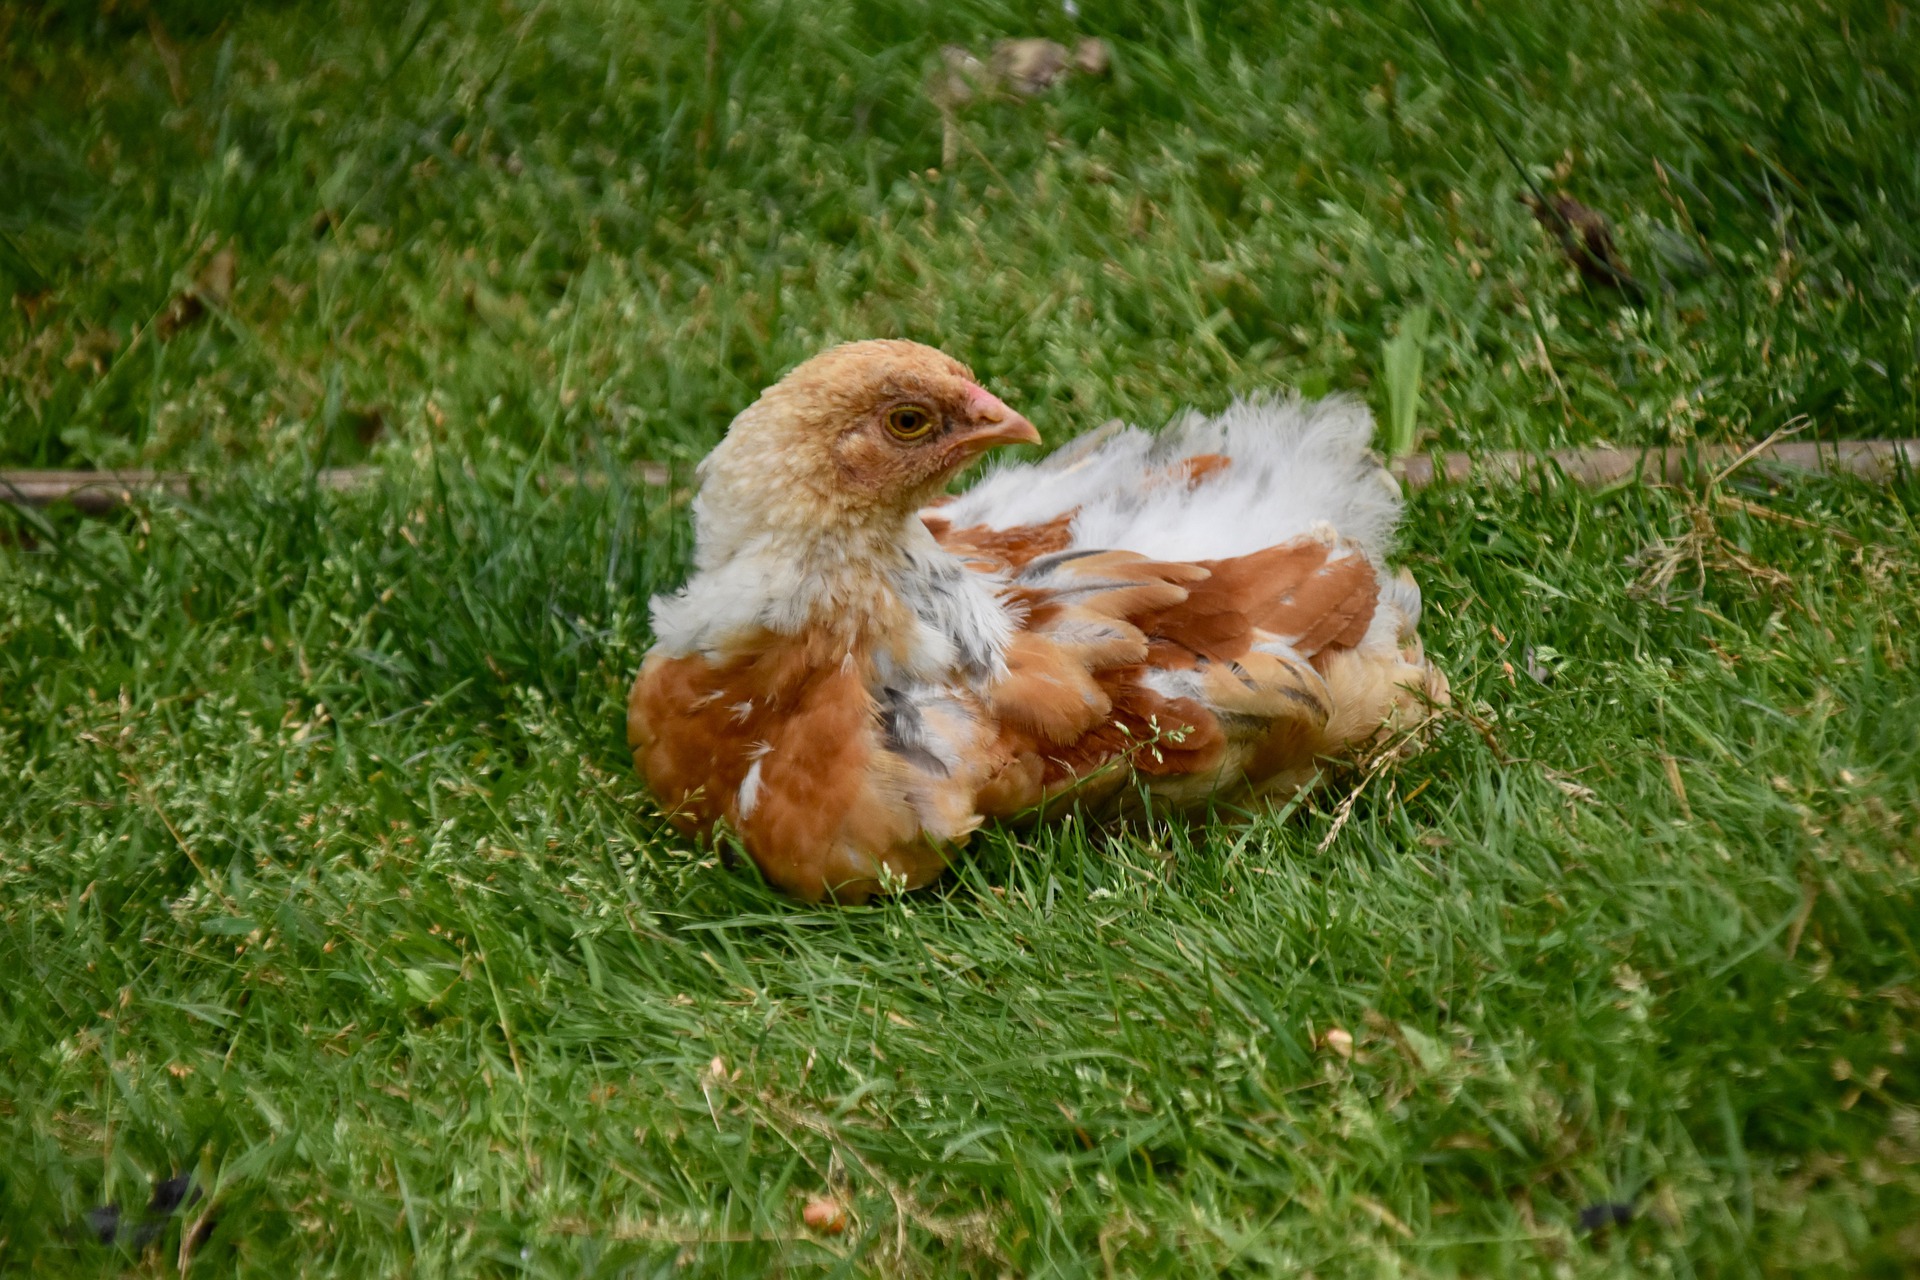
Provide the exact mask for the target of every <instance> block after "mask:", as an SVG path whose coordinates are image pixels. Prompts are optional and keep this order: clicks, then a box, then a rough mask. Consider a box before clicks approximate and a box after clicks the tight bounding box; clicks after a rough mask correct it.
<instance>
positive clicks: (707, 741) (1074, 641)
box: [627, 342, 1446, 901]
mask: <svg viewBox="0 0 1920 1280" xmlns="http://www.w3.org/2000/svg"><path fill="white" fill-rule="evenodd" d="M1368 434H1369V423H1368V421H1367V419H1366V415H1365V412H1364V410H1361V409H1359V408H1358V407H1356V406H1353V405H1350V404H1347V403H1345V402H1342V401H1332V402H1323V403H1321V404H1318V405H1303V404H1300V403H1297V402H1290V401H1252V402H1243V403H1239V404H1236V405H1235V406H1234V407H1233V408H1231V409H1229V410H1228V411H1227V413H1225V414H1223V415H1221V416H1220V417H1218V418H1215V419H1203V418H1198V417H1190V418H1188V419H1187V420H1185V421H1184V422H1182V423H1180V424H1176V426H1175V427H1173V428H1170V429H1169V431H1168V432H1166V433H1164V434H1163V435H1162V436H1160V437H1159V438H1157V439H1156V438H1154V437H1150V436H1148V435H1146V434H1145V433H1143V432H1139V431H1132V430H1122V429H1119V428H1117V427H1114V428H1107V429H1103V430H1102V431H1100V432H1095V433H1093V435H1092V436H1089V437H1083V438H1082V439H1081V440H1078V441H1075V442H1073V443H1072V444H1070V445H1068V446H1067V447H1066V448H1064V449H1061V450H1059V451H1057V452H1056V453H1055V454H1054V455H1053V456H1052V457H1050V458H1048V459H1046V460H1045V461H1043V462H1040V463H1037V464H1032V465H1028V466H1015V467H1008V468H1003V469H1001V470H999V471H997V472H993V473H990V474H989V475H988V476H987V477H985V478H984V479H983V480H982V481H981V482H980V483H979V484H977V485H975V486H974V487H973V488H972V489H970V490H969V491H967V492H966V493H965V494H962V495H960V496H959V497H958V498H952V499H949V498H946V497H945V496H943V490H944V487H945V484H946V481H947V480H948V478H949V477H951V476H952V475H953V474H954V473H955V472H956V471H958V470H959V469H960V468H962V467H963V466H965V465H966V464H967V463H968V462H970V461H972V460H973V459H974V458H976V457H978V456H979V455H980V454H981V453H982V452H984V451H985V450H987V449H990V448H992V447H994V446H996V445H1001V444H1008V443H1038V442H1039V438H1040V437H1039V433H1038V432H1036V431H1035V430H1034V428H1033V426H1032V424H1030V423H1029V422H1028V421H1027V420H1026V419H1025V418H1023V417H1021V416H1020V415H1019V414H1017V413H1015V412H1014V411H1013V410H1012V409H1010V408H1008V407H1007V406H1006V405H1005V404H1003V403H1002V402H1001V401H1000V400H998V399H997V398H996V397H994V396H993V395H991V394H990V393H988V392H987V391H985V390H984V389H983V388H982V387H981V386H980V385H979V384H978V383H977V382H976V381H975V380H974V378H973V375H972V374H971V373H970V372H969V371H968V370H967V369H966V367H965V366H963V365H961V364H960V363H958V362H957V361H955V360H952V359H951V358H949V357H947V356H945V355H943V354H941V353H940V352H938V351H935V350H933V349H931V348H928V347H923V346H919V345H916V344H914V343H908V342H860V343H852V344H849V345H846V346H842V347H837V348H834V349H833V350H831V351H828V352H826V353H825V354H823V355H821V356H818V357H816V358H815V359H813V360H810V361H808V362H807V363H805V364H803V365H801V366H800V367H799V368H797V369H795V370H794V371H793V372H792V373H790V374H788V375H787V376H786V377H785V378H783V379H782V380H781V381H780V382H779V383H777V384H775V385H774V386H773V387H771V388H769V389H768V390H767V391H766V392H765V393H763V394H762V395H761V397H760V399H759V400H758V401H756V402H755V403H754V404H753V405H751V406H749V407H748V408H747V409H746V410H745V411H744V412H742V413H741V414H740V416H739V417H738V418H736V419H735V420H734V423H733V426H732V428H731V429H730V430H729V432H728V433H727V438H726V439H725V440H724V441H722V443H721V444H720V446H719V447H718V448H716V449H715V450H714V451H713V453H712V454H710V455H708V457H707V459H706V460H705V461H704V462H703V463H702V464H701V468H700V492H699V495H698V497H697V498H696V499H695V502H694V519H695V533H696V551H695V572H694V574H693V576H692V578H691V579H690V580H689V581H688V583H687V585H686V586H685V587H684V588H683V589H682V590H681V591H680V592H678V593H677V594H675V595H673V596H671V597H661V598H658V599H656V600H655V601H654V604H653V618H654V633H655V645H654V648H653V650H652V651H651V652H650V653H649V654H648V656H647V659H646V662H645V663H644V665H643V666H642V667H641V670H640V675H639V678H638V679H637V680H636V681H635V682H634V686H633V692H632V695H631V697H630V699H629V703H628V715H627V729H628V739H629V741H630V743H631V744H632V746H633V752H634V763H635V765H636V766H637V767H638V769H639V770H640V772H641V774H642V775H643V776H644V777H645V778H646V779H647V782H648V784H649V785H650V786H651V787H652V788H653V790H654V793H655V794H656V795H657V796H658V797H659V799H660V801H661V803H662V804H663V805H664V806H665V807H666V808H667V810H668V812H669V813H670V814H671V815H672V816H673V817H674V819H675V820H676V821H677V822H679V823H681V824H682V825H683V826H686V827H689V828H694V829H706V828H710V827H712V826H714V825H715V824H718V823H724V824H726V825H727V826H728V827H730V828H731V829H732V830H733V831H734V832H736V833H737V834H738V836H739V838H740V840H741V842H742V844H744V845H745V847H746V849H747V851H748V853H750V854H751V855H752V857H753V859H754V861H755V862H756V863H758V864H759V866H760V868H761V870H762V871H763V872H764V873H765V874H766V876H767V878H768V879H769V880H771V881H772V882H773V883H775V884H777V885H779V886H781V887H782V888H783V889H786V890H787V891H788V892H791V893H793V894H796V895H798V896H800V897H802V898H806V899H809V900H818V899H821V898H826V897H831V898H835V899H837V900H839V901H859V900H863V899H865V898H866V897H867V896H869V895H870V894H872V893H873V892H875V891H876V890H880V889H882V888H887V887H904V888H911V887H914V886H917V885H921V884H925V883H927V882H928V881H930V880H932V879H934V878H935V877H937V876H938V875H939V874H940V872H941V871H942V870H943V869H944V868H945V866H946V861H947V857H948V855H949V853H950V851H951V850H952V849H953V847H954V846H956V845H958V844H960V843H962V842H964V840H965V839H966V837H967V835H968V833H970V832H971V831H973V830H974V828H976V827H977V826H978V825H979V824H980V823H981V822H982V821H983V820H985V819H989V818H1002V819H1004V818H1013V817H1016V816H1018V815H1023V814H1032V813H1045V812H1048V811H1050V809H1051V808H1053V807H1055V806H1058V805H1060V804H1063V803H1068V802H1080V803H1087V804H1093V805H1101V804H1105V805H1108V806H1111V805H1112V804H1114V803H1119V802H1121V801H1124V800H1126V799H1128V798H1130V797H1135V796H1144V797H1146V798H1148V799H1151V800H1157V801H1160V802H1163V803H1167V804H1172V805H1194V804H1201V803H1205V802H1208V801H1210V800H1213V799H1215V798H1220V799H1224V800H1226V801H1229V802H1233V801H1244V800H1250V799H1260V798H1263V797H1284V796H1287V795H1290V794H1292V793H1293V792H1294V791H1296V790H1298V789H1299V788H1300V787H1301V786H1303V785H1305V784H1307V783H1309V782H1310V781H1311V780H1312V779H1313V778H1314V777H1315V776H1316V775H1317V772H1318V768H1319V761H1321V760H1322V759H1323V758H1325V757H1337V756H1340V755H1342V754H1347V753H1350V752H1351V751H1353V750H1354V749H1355V748H1356V747H1359V746H1361V745H1362V744H1365V743H1368V742H1371V741H1375V740H1378V739H1380V738H1381V737H1383V736H1384V735H1387V734H1390V733H1392V732H1396V731H1398V730H1403V729H1407V728H1411V727H1413V726H1414V725H1416V724H1418V723H1419V722H1420V721H1421V720H1422V719H1424V718H1425V717H1426V716H1427V715H1428V714H1429V712H1430V709H1431V707H1432V706H1433V705H1435V704H1437V703H1440V702H1442V701H1444V700H1445V697H1446V680H1445V678H1444V677H1443V676H1442V675H1441V674H1440V673H1439V672H1438V671H1437V670H1435V669H1434V668H1433V667H1432V666H1430V665H1429V664H1428V663H1427V661H1426V659H1425V656H1424V655H1423V653H1422V651H1421V646H1420V641H1419V637H1418V634H1417V630H1416V628H1417V626H1418V622H1419V611H1420V594H1419V590H1418V588H1417V587H1416V586H1415V585H1414V583H1413V580H1412V579H1411V578H1410V577H1408V576H1407V575H1406V574H1405V573H1404V571H1403V572H1401V573H1399V574H1389V573H1388V572H1387V571H1386V570H1385V568H1384V566H1383V559H1382V557H1383V554H1384V550H1385V544H1386V541H1387V539H1388V538H1389V537H1390V535H1391V532H1392V528H1393V524H1394V522H1395V520H1396V519H1397V516H1398V511H1399V497H1398V491H1397V490H1396V489H1395V488H1394V487H1393V486H1392V483H1391V481H1389V480H1388V479H1387V478H1386V476H1385V473H1384V472H1382V471H1381V470H1380V469H1379V467H1378V464H1377V463H1375V462H1374V461H1373V460H1372V459H1371V457H1370V455H1368V454H1367V453H1366V439H1367V435H1368Z"/></svg>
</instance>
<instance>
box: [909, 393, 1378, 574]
mask: <svg viewBox="0 0 1920 1280" xmlns="http://www.w3.org/2000/svg"><path fill="white" fill-rule="evenodd" d="M1372 436H1373V418H1372V415H1370V414H1369V413H1368V412H1367V409H1366V406H1365V405H1362V404H1360V403H1358V402H1357V401H1353V400H1349V399H1345V398H1342V397H1333V398H1331V399H1326V400H1317V401H1312V402H1308V401H1303V400H1301V399H1299V398H1298V397H1295V396H1288V397H1277V396H1273V397H1269V396H1256V397H1253V398H1251V399H1246V400H1237V401H1235V402H1234V403H1233V404H1231V405H1229V406H1228V407H1227V409H1226V410H1225V412H1223V413H1220V414H1218V415H1216V416H1214V417H1211V418H1209V417H1206V416H1204V415H1202V414H1199V413H1196V412H1189V413H1188V414H1187V415H1186V416H1185V417H1183V418H1180V419H1179V420H1177V421H1176V422H1174V423H1173V424H1172V425H1171V426H1169V427H1168V428H1167V429H1166V430H1165V431H1162V432H1160V433H1159V434H1158V435H1154V434H1150V433H1148V432H1146V431H1142V430H1141V429H1139V428H1138V427H1128V426H1125V425H1123V424H1121V423H1118V422H1115V423H1111V424H1109V425H1108V426H1106V427H1103V428H1100V429H1097V430H1095V431H1092V432H1090V433H1088V434H1087V435H1085V436H1082V437H1080V438H1079V439H1078V440H1075V441H1073V442H1071V443H1069V444H1068V445H1066V446H1065V447H1063V448H1061V449H1059V450H1057V451H1055V452H1054V453H1053V454H1052V455H1050V456H1049V457H1047V458H1044V459H1042V460H1041V461H1039V462H1034V463H1026V464H1021V465H1015V466H1002V467H999V468H996V469H995V470H992V471H989V472H988V473H987V474H986V475H985V476H983V477H981V479H980V481H979V482H978V483H976V484H975V485H973V486H972V487H971V488H969V489H968V490H967V491H966V492H964V493H962V494H961V495H960V496H958V497H957V498H955V499H953V500H952V501H951V502H949V503H947V504H945V505H943V506H941V507H940V508H939V512H940V515H941V516H942V518H944V519H947V520H950V521H952V522H953V525H954V527H955V528H962V529H964V528H967V527H969V526H972V525H986V526H988V527H990V528H995V529H1007V528H1013V527H1015V526H1019V525H1028V524H1040V523H1043V522H1045V521H1048V520H1052V519H1055V518H1057V517H1058V516H1060V515H1063V514H1064V513H1066V512H1068V511H1072V510H1074V509H1075V508H1078V509H1079V514H1078V515H1077V516H1075V517H1074V520H1073V525H1072V535H1073V545H1075V546H1076V547H1086V548H1098V549H1101V550H1120V551H1134V552H1138V553H1140V554H1141V555H1146V556H1151V557H1153V558H1155V559H1158V560H1176V561H1191V560H1211V559H1224V558H1226V557H1228V556H1239V555H1248V554H1251V553H1252V552H1255V551H1259V550H1261V549H1263V548H1265V547H1271V546H1274V545H1276V544H1279V543H1283V542H1288V541H1290V540H1292V539H1294V538H1298V537H1302V536H1304V535H1307V534H1310V533H1313V532H1314V531H1315V530H1316V529H1317V528H1318V527H1320V526H1322V525H1331V526H1332V527H1333V528H1334V529H1335V530H1337V531H1338V532H1339V534H1340V536H1341V537H1343V538H1345V539H1347V540H1348V541H1351V542H1353V543H1356V544H1358V545H1359V546H1360V547H1361V548H1362V549H1363V550H1364V551H1365V552H1366V555H1367V557H1368V558H1369V559H1370V560H1372V561H1373V562H1374V563H1375V564H1379V563H1380V562H1381V561H1382V560H1383V559H1384V557H1385V555H1386V552H1387V550H1388V547H1389V544H1390V543H1391V541H1392V538H1393V530H1394V525H1395V524H1396V523H1397V522H1398V520H1399V517H1400V489H1399V486H1398V485H1396V484H1395V483H1394V482H1393V480H1392V477H1390V476H1389V475H1388V474H1387V472H1386V471H1385V470H1384V469H1383V468H1382V467H1381V466H1380V463H1379V462H1378V460H1376V459H1375V458H1374V456H1373V455H1372V453H1370V452H1369V451H1368V447H1367V445H1368V441H1369V440H1371V439H1372ZM1195 454H1225V455H1226V456H1227V457H1228V458H1230V459H1231V460H1232V462H1231V465H1229V466H1226V467H1223V468H1220V469H1218V470H1216V471H1211V472H1208V473H1207V474H1206V475H1205V476H1204V477H1203V478H1202V479H1201V480H1200V481H1199V482H1197V483H1194V484H1189V483H1187V480H1186V476H1185V475H1184V473H1181V472H1179V471H1176V470H1175V468H1176V467H1177V465H1178V464H1179V463H1180V461H1181V460H1182V459H1184V458H1188V457H1191V456H1193V455H1195Z"/></svg>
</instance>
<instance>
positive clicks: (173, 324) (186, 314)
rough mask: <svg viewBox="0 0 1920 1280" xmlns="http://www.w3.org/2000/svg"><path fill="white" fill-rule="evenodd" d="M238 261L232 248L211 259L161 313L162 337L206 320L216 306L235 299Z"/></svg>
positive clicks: (159, 326) (158, 323)
mask: <svg viewBox="0 0 1920 1280" xmlns="http://www.w3.org/2000/svg"><path fill="white" fill-rule="evenodd" d="M237 265H238V262H237V259H235V257H234V254H233V250H232V249H230V248H229V249H222V250H220V251H219V252H218V253H216V254H214V255H213V256H212V257H211V258H209V259H207V263H206V265H205V266H204V267H202V268H200V274H199V275H197V276H195V277H194V279H193V283H192V284H191V285H189V286H188V287H187V288H185V289H182V290H181V291H180V292H179V293H178V294H176V295H175V296H174V299H173V301H172V302H169V303H168V304H167V309H166V310H165V311H164V312H162V313H161V315H160V319H159V321H158V322H157V324H156V328H158V329H159V331H160V338H161V340H162V341H165V340H166V339H169V338H171V337H173V336H174V335H175V334H177V333H179V332H180V331H181V330H182V329H187V328H190V327H192V326H193V325H196V324H198V323H199V322H200V321H202V320H204V319H205V318H206V315H207V311H208V309H209V308H212V307H225V306H226V305H227V304H228V303H229V302H231V301H232V300H233V284H234V275H235V271H236V267H237Z"/></svg>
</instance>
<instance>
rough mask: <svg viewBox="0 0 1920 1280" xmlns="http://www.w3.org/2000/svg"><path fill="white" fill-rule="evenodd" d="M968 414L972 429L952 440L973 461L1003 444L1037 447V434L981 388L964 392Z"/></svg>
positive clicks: (998, 399)
mask: <svg viewBox="0 0 1920 1280" xmlns="http://www.w3.org/2000/svg"><path fill="white" fill-rule="evenodd" d="M967 412H968V417H969V418H970V419H971V425H969V426H967V427H966V428H964V429H962V430H961V431H960V432H958V433H957V434H956V435H955V437H954V439H953V444H954V445H955V446H956V447H957V448H958V449H959V451H960V452H961V454H962V456H964V457H966V458H976V457H978V456H979V455H981V454H982V453H985V452H986V451H987V450H988V449H993V448H997V447H998V446H1000V445H1003V444H1039V443H1040V432H1039V430H1038V429H1037V428H1035V426H1034V425H1033V424H1032V423H1031V422H1028V421H1027V420H1026V419H1025V418H1023V417H1021V416H1020V415H1019V414H1017V413H1015V412H1014V411H1013V410H1012V409H1009V408H1008V407H1007V405H1006V402H1005V401H1003V400H1001V399H1000V397H999V396H996V395H994V394H993V392H991V391H988V390H987V389H986V388H984V387H969V388H968V389H967Z"/></svg>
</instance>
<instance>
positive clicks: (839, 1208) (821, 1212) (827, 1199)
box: [800, 1196, 847, 1236]
mask: <svg viewBox="0 0 1920 1280" xmlns="http://www.w3.org/2000/svg"><path fill="white" fill-rule="evenodd" d="M800 1220H801V1221H802V1222H804V1223H806V1224H807V1226H808V1227H809V1228H810V1229H812V1230H814V1231H818V1232H819V1233H820V1234H821V1235H823V1236H837V1235H839V1234H840V1233H841V1232H843V1231H845V1230H846V1229H847V1207H846V1206H845V1205H843V1204H841V1203H840V1202H839V1201H838V1200H836V1199H834V1198H833V1197H832V1196H815V1197H813V1199H811V1200H809V1201H807V1205H806V1208H804V1209H802V1210H801V1211H800Z"/></svg>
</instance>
